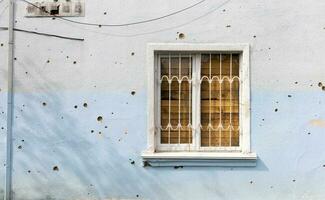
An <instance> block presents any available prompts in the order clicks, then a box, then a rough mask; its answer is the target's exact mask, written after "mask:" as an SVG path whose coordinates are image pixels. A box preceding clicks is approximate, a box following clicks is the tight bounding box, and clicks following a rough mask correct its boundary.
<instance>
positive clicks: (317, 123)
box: [309, 119, 325, 128]
mask: <svg viewBox="0 0 325 200" xmlns="http://www.w3.org/2000/svg"><path fill="white" fill-rule="evenodd" d="M309 124H310V125H311V126H315V127H321V128H325V120H324V119H312V120H310V121H309Z"/></svg>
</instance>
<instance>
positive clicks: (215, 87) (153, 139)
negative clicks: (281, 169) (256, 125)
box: [143, 44, 256, 165]
mask: <svg viewBox="0 0 325 200" xmlns="http://www.w3.org/2000/svg"><path fill="white" fill-rule="evenodd" d="M147 53H148V72H149V73H148V76H149V82H148V86H149V87H148V88H149V99H148V103H149V106H148V109H149V116H148V118H149V119H148V121H149V123H148V143H149V147H148V150H147V151H146V152H144V154H143V158H144V160H145V161H150V165H155V164H156V163H157V162H158V161H159V165H162V162H164V163H165V164H166V163H169V164H170V162H171V161H173V162H177V161H180V160H181V161H182V164H184V161H191V163H192V164H193V159H194V160H209V161H216V160H225V159H226V160H227V161H229V160H248V161H252V160H253V161H254V160H256V154H254V153H251V151H250V110H249V109H250V99H249V95H250V91H249V46H248V45H246V44H239V45H225V44H150V45H149V46H148V52H147ZM157 159H158V160H157ZM163 159H165V160H163ZM194 163H195V162H194ZM227 163H229V162H227ZM209 164H211V162H209ZM196 165H200V163H196Z"/></svg>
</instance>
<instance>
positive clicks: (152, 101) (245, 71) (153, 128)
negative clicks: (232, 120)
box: [142, 43, 256, 159]
mask: <svg viewBox="0 0 325 200" xmlns="http://www.w3.org/2000/svg"><path fill="white" fill-rule="evenodd" d="M170 52H173V53H174V52H176V54H177V53H178V52H188V53H189V54H191V55H193V58H194V59H193V63H194V62H195V63H194V65H195V66H197V67H195V66H194V65H193V77H192V84H193V87H192V89H193V90H196V92H194V91H193V93H192V94H193V95H194V94H196V96H192V102H193V103H192V112H200V96H199V95H200V87H198V85H199V84H198V82H199V80H200V77H198V75H199V74H200V73H199V72H198V71H196V72H194V71H195V70H200V69H199V68H200V67H198V66H200V62H201V60H200V55H201V53H239V54H240V65H239V77H240V88H239V94H240V97H239V110H240V117H239V123H240V133H239V137H240V139H239V140H240V144H239V147H200V133H198V132H197V131H198V130H199V129H198V128H197V127H198V126H199V123H200V119H197V118H196V119H193V121H192V124H193V126H194V127H195V130H196V131H195V133H193V139H194V137H196V139H195V140H193V146H194V148H193V146H192V145H189V144H159V141H160V135H159V134H158V133H159V132H160V131H159V130H158V129H159V126H158V125H157V122H159V119H160V117H159V116H158V114H159V105H160V97H159V93H160V91H159V89H160V85H159V84H158V83H159V82H158V81H157V78H159V77H158V74H159V70H160V69H159V65H160V62H159V60H160V59H159V57H158V53H170ZM249 74H250V72H249V44H246V43H245V44H242V43H241V44H220V43H207V44H202V43H195V44H191V43H172V44H171V43H150V44H148V46H147V75H148V102H147V103H148V108H147V109H148V110H147V111H148V113H147V114H148V115H147V116H148V127H147V128H148V138H147V142H148V148H147V150H146V151H144V152H143V154H142V157H143V158H144V159H150V158H168V157H170V158H174V159H177V158H179V159H181V158H195V159H200V158H210V159H211V158H223V159H224V158H226V159H227V158H230V159H231V158H236V159H239V158H244V159H245V158H249V159H256V154H255V153H252V152H251V147H250V78H249ZM157 91H158V92H157ZM194 107H196V109H194ZM194 115H195V113H194ZM196 116H199V115H196ZM159 125H160V122H159ZM195 142H196V143H195Z"/></svg>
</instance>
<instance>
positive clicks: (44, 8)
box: [25, 0, 85, 17]
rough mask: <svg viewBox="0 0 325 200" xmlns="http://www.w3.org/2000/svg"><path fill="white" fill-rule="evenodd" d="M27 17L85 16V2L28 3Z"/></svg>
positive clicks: (76, 0) (79, 0) (77, 0)
mask: <svg viewBox="0 0 325 200" xmlns="http://www.w3.org/2000/svg"><path fill="white" fill-rule="evenodd" d="M25 16H26V17H55V16H60V17H84V16H85V2H84V1H83V0H70V1H66V0H64V1H54V2H53V1H49V0H47V1H41V2H38V1H37V2H33V3H31V4H28V5H27V7H26V15H25Z"/></svg>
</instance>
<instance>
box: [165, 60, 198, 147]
mask: <svg viewBox="0 0 325 200" xmlns="http://www.w3.org/2000/svg"><path fill="white" fill-rule="evenodd" d="M160 66H161V67H160V123H161V127H160V133H161V134H160V136H161V138H160V139H161V144H190V143H192V128H191V127H190V126H191V123H192V107H191V106H192V86H191V83H190V80H191V77H192V58H191V57H190V56H182V55H179V56H178V55H173V56H165V57H161V58H160Z"/></svg>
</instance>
